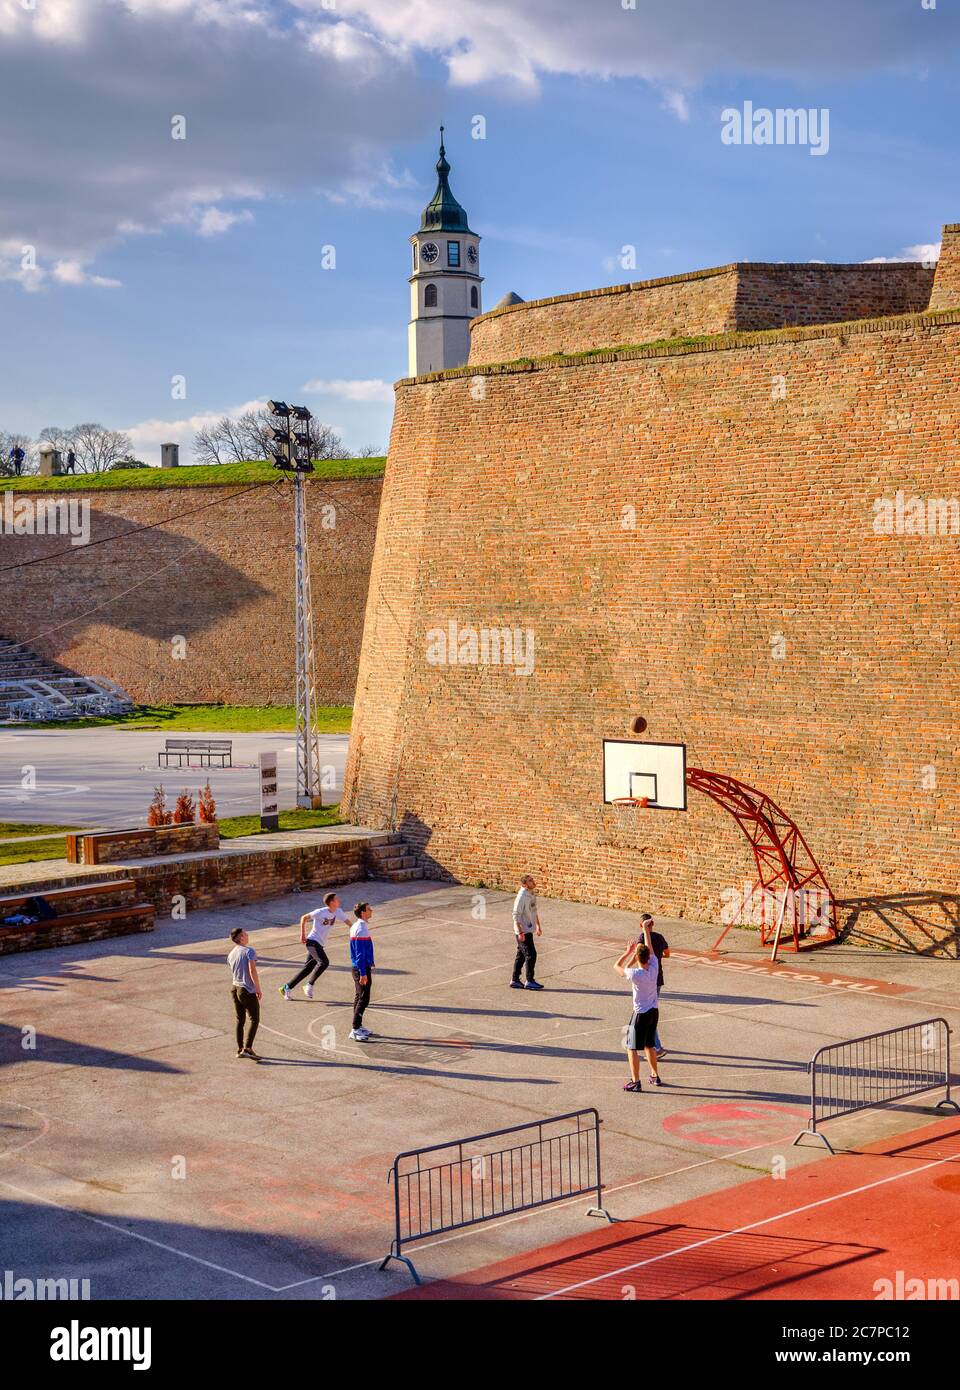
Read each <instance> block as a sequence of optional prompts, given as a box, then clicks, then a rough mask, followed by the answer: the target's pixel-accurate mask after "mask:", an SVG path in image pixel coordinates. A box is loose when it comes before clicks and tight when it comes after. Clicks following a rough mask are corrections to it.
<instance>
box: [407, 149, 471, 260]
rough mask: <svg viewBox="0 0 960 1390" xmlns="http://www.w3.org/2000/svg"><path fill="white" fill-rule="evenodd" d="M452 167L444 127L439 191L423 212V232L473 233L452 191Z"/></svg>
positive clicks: (438, 166) (438, 169)
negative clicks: (444, 137) (449, 177)
mask: <svg viewBox="0 0 960 1390" xmlns="http://www.w3.org/2000/svg"><path fill="white" fill-rule="evenodd" d="M449 173H450V165H449V164H448V163H447V152H446V150H445V149H444V147H443V126H441V127H440V158H439V159H438V160H437V191H436V193H434V195H433V197H432V198H431V199H430V201H429V203H428V204H427V206H426V207H425V208H424V210H423V217H422V219H421V222H420V230H421V232H467V233H469V235H470V236H475V235H476V233H474V232H471V231H470V228H469V226H468V225H467V214H466V212H465V210H464V209H463V208H462V207H461V206H460V204H459V203H458V202H457V200H456V198H455V197H454V196H453V193H452V192H451V190H450V184H449V183H448V181H447V179H448V175H449Z"/></svg>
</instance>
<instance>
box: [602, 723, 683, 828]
mask: <svg viewBox="0 0 960 1390" xmlns="http://www.w3.org/2000/svg"><path fill="white" fill-rule="evenodd" d="M623 797H636V798H637V799H640V798H643V797H646V798H647V806H648V807H649V809H650V810H652V811H685V810H686V809H687V748H686V744H684V743H640V742H638V741H637V740H635V739H620V738H605V739H604V740H603V799H604V802H605V803H606V804H608V805H609V803H610V802H611V801H617V800H619V799H621V798H623Z"/></svg>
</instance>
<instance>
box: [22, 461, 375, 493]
mask: <svg viewBox="0 0 960 1390" xmlns="http://www.w3.org/2000/svg"><path fill="white" fill-rule="evenodd" d="M386 465H387V460H386V458H369V459H318V460H317V462H316V463H314V465H313V469H314V471H313V472H312V473H310V474H308V476H307V481H308V482H315V483H325V482H335V481H337V480H339V479H342V478H379V477H381V476H382V475H383V471H384V469H385V468H386ZM283 476H284V475H283V474H282V473H279V472H278V471H277V469H275V468H274V466H273V464H272V463H264V462H260V461H258V462H252V463H218V464H209V465H208V464H197V465H196V466H192V465H189V466H186V467H183V468H117V469H115V470H114V471H113V472H110V473H76V474H73V473H68V474H64V475H62V476H60V477H57V478H39V477H37V476H36V474H31V475H30V476H28V477H26V478H0V490H2V491H10V492H99V491H103V492H118V491H127V490H131V489H136V488H165V487H236V486H242V485H244V484H250V483H277V482H280V481H281V479H282V478H283Z"/></svg>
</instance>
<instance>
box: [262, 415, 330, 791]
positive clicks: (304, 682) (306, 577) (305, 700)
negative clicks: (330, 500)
mask: <svg viewBox="0 0 960 1390" xmlns="http://www.w3.org/2000/svg"><path fill="white" fill-rule="evenodd" d="M267 410H268V411H269V412H270V414H271V415H272V416H273V423H272V425H271V426H270V431H269V433H270V438H271V440H272V441H273V466H274V468H279V469H280V470H281V471H282V472H284V473H289V474H290V475H291V478H292V481H293V516H294V542H293V550H294V558H295V567H296V626H297V637H296V643H297V805H298V806H304V807H320V806H322V805H323V797H322V795H321V790H320V729H319V719H318V715H317V675H316V659H315V657H314V649H313V606H312V603H311V598H310V551H309V549H308V547H307V509H306V503H305V499H304V494H303V486H304V476H305V475H306V474H307V473H312V472H313V464H312V463H311V462H310V420H311V415H310V412H309V410H307V409H306V407H305V406H302V405H287V403H286V402H285V401H268V402H267Z"/></svg>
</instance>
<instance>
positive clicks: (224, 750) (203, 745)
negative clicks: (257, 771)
mask: <svg viewBox="0 0 960 1390" xmlns="http://www.w3.org/2000/svg"><path fill="white" fill-rule="evenodd" d="M194 756H196V757H198V758H199V759H200V766H201V767H213V760H214V758H219V759H220V763H219V766H220V767H233V740H232V739H229V738H168V739H167V741H166V743H165V744H164V746H163V748H162V749H161V750H160V752H159V753H158V754H157V767H164V766H166V767H169V766H170V759H171V758H176V759H177V766H178V767H183V760H184V758H186V760H187V765H188V766H189V765H190V759H191V757H194ZM204 758H206V762H204Z"/></svg>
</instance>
